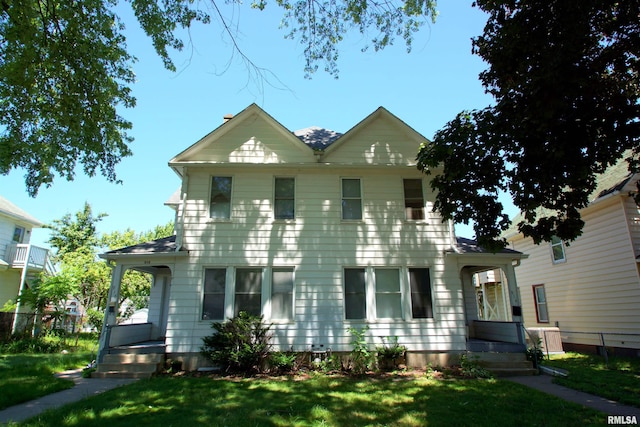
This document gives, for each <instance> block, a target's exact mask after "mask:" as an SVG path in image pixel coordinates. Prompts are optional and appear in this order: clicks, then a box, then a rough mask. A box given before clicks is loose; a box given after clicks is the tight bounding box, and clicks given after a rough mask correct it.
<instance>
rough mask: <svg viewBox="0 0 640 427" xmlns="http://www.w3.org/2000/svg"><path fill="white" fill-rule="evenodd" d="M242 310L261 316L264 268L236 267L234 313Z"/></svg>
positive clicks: (236, 313)
mask: <svg viewBox="0 0 640 427" xmlns="http://www.w3.org/2000/svg"><path fill="white" fill-rule="evenodd" d="M241 311H245V312H247V313H248V314H252V315H255V316H260V314H261V312H262V269H261V268H238V269H236V289H235V307H234V315H235V316H237V315H238V314H239V313H240V312H241Z"/></svg>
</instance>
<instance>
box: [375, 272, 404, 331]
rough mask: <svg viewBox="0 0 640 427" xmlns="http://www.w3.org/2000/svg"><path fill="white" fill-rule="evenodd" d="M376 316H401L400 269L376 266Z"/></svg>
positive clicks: (395, 317)
mask: <svg viewBox="0 0 640 427" xmlns="http://www.w3.org/2000/svg"><path fill="white" fill-rule="evenodd" d="M375 281H376V317H377V318H379V319H386V318H387V319H400V318H402V297H401V291H400V271H399V270H398V269H397V268H376V269H375Z"/></svg>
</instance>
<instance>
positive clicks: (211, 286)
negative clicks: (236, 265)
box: [202, 268, 227, 320]
mask: <svg viewBox="0 0 640 427" xmlns="http://www.w3.org/2000/svg"><path fill="white" fill-rule="evenodd" d="M226 276H227V270H226V269H225V268H207V269H206V270H205V272H204V295H203V298H202V320H222V319H224V298H225V289H226V281H227V279H226Z"/></svg>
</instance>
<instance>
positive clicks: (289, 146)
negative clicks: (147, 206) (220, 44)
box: [169, 104, 315, 166]
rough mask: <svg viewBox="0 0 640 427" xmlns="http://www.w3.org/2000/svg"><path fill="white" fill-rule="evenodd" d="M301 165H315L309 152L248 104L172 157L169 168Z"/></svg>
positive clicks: (286, 132) (284, 130)
mask: <svg viewBox="0 0 640 427" xmlns="http://www.w3.org/2000/svg"><path fill="white" fill-rule="evenodd" d="M304 162H315V157H314V155H313V150H312V149H311V148H310V147H308V146H307V145H305V144H304V143H303V142H302V141H301V140H300V139H299V138H297V137H296V136H295V135H294V134H293V133H292V132H291V131H289V130H288V129H286V128H285V127H284V126H282V125H281V124H280V123H278V122H277V121H276V120H275V119H273V117H271V116H270V115H268V114H267V113H266V112H265V111H264V110H263V109H261V108H260V107H258V106H257V105H256V104H251V105H250V106H249V107H247V108H245V109H244V110H243V111H241V112H240V113H238V114H237V115H236V116H235V117H233V118H232V119H230V120H229V121H227V122H225V123H223V124H222V125H221V126H219V127H218V128H216V129H215V130H213V131H212V132H211V133H209V134H208V135H206V136H205V137H204V138H202V139H200V140H199V141H198V142H196V143H195V144H193V145H191V146H190V147H189V148H187V149H186V150H184V151H183V152H181V153H180V154H178V155H177V156H175V157H174V158H173V159H171V160H170V161H169V165H171V166H175V165H179V164H184V163H187V164H188V163H192V164H197V163H260V164H265V163H276V164H277V163H304Z"/></svg>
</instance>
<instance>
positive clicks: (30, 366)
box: [0, 352, 91, 409]
mask: <svg viewBox="0 0 640 427" xmlns="http://www.w3.org/2000/svg"><path fill="white" fill-rule="evenodd" d="M90 357H91V353H87V352H80V353H69V354H16V355H13V354H1V355H0V390H2V392H1V393H0V409H4V408H7V407H9V406H12V405H16V404H18V403H22V402H27V401H29V400H33V399H36V398H38V397H41V396H45V395H47V394H50V393H55V392H57V391H60V390H65V389H68V388H71V387H73V381H70V380H62V379H59V378H54V376H53V374H54V373H56V372H61V371H65V370H68V369H76V368H81V367H83V366H85V365H86V364H87V363H89V362H90V361H91V360H90Z"/></svg>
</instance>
